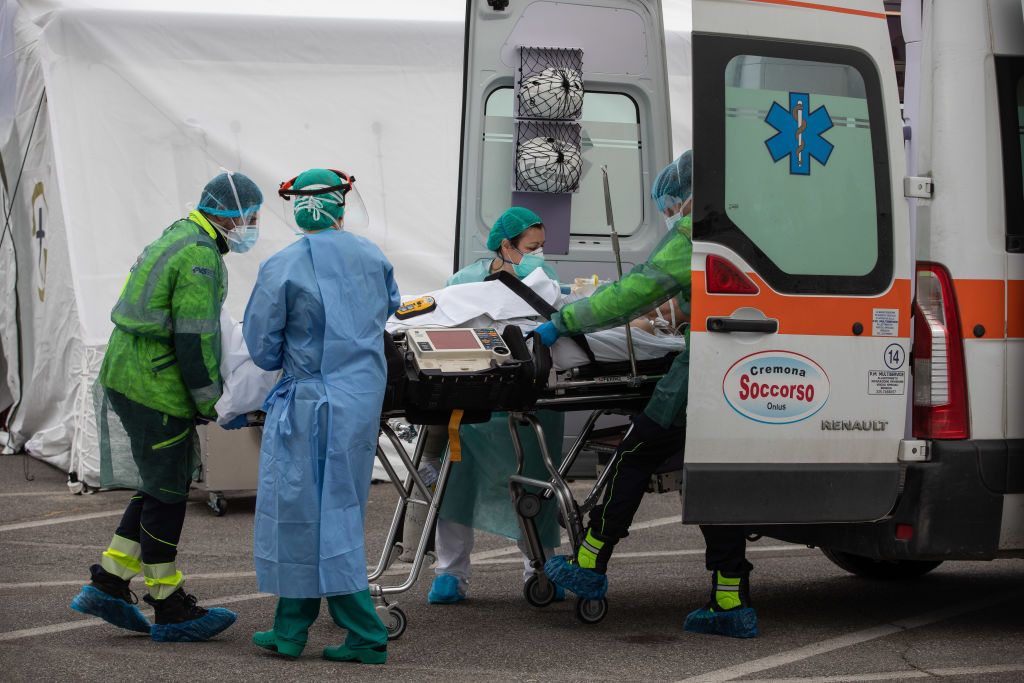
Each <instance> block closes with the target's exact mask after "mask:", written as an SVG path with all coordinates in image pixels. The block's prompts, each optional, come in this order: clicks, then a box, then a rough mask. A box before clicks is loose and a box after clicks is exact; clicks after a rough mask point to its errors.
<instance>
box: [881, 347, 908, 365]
mask: <svg viewBox="0 0 1024 683" xmlns="http://www.w3.org/2000/svg"><path fill="white" fill-rule="evenodd" d="M884 359H885V367H887V368H889V369H890V370H899V369H900V368H902V367H903V363H904V362H906V360H907V352H906V351H904V350H903V347H902V346H900V345H899V344H889V345H888V346H887V347H885V356H884Z"/></svg>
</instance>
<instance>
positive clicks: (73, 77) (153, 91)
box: [0, 0, 690, 485]
mask: <svg viewBox="0 0 1024 683" xmlns="http://www.w3.org/2000/svg"><path fill="white" fill-rule="evenodd" d="M366 4H367V3H349V2H323V1H317V0H305V2H303V1H302V0H298V1H296V2H290V3H271V2H259V1H251V2H245V3H243V2H238V1H233V0H225V1H223V2H218V1H217V0H207V1H206V2H198V1H197V0H177V1H174V2H172V1H169V0H161V1H159V2H158V1H153V2H143V1H141V0H139V1H136V2H129V1H128V0H120V2H118V1H117V0H107V1H105V2H103V1H94V2H90V1H87V0H83V1H80V2H72V1H71V0H0V186H2V189H3V193H2V195H3V208H4V215H3V216H2V217H0V218H3V220H4V223H3V228H4V230H3V233H2V237H0V290H2V295H0V297H2V298H0V301H2V306H0V351H2V353H0V411H4V410H7V411H8V425H9V429H8V431H7V432H0V448H4V449H5V452H13V451H18V450H21V449H24V450H25V451H27V452H28V453H30V454H31V455H32V456H34V457H36V458H38V459H40V460H44V461H46V462H48V463H50V464H52V465H54V466H55V467H59V468H61V469H62V470H64V471H66V472H68V473H69V474H70V475H72V477H73V478H75V479H77V480H79V481H85V482H87V483H89V484H90V485H96V484H97V483H98V482H97V480H98V467H99V466H98V447H97V439H96V428H95V420H94V411H93V406H92V393H91V387H92V385H93V383H94V382H95V380H96V375H97V372H98V370H99V367H100V363H101V361H102V358H103V351H104V348H105V345H106V342H107V338H108V336H109V334H110V331H111V328H112V325H111V322H110V319H109V313H110V309H111V307H112V306H113V304H114V302H115V300H116V298H117V295H118V293H119V291H120V288H121V286H122V285H123V283H124V280H125V277H126V276H127V273H128V270H129V268H130V267H131V266H132V264H133V263H134V261H135V259H136V257H137V256H138V254H139V253H140V252H141V250H142V248H143V247H144V246H145V245H146V244H147V243H149V242H150V241H152V240H153V239H155V238H156V237H157V236H158V235H159V233H160V232H161V231H162V230H163V229H164V228H165V227H166V226H167V225H169V224H170V223H171V222H173V221H174V220H175V219H177V218H179V217H181V216H183V215H185V213H186V212H187V211H188V209H189V207H190V206H192V205H194V204H195V202H196V201H197V200H198V198H199V192H200V190H201V188H202V186H203V184H204V183H205V182H206V181H207V180H208V179H209V178H211V177H212V176H214V175H215V174H217V173H218V172H219V171H220V169H221V168H226V169H231V170H237V171H241V172H243V173H245V174H247V175H249V176H250V177H252V178H253V179H254V180H255V181H256V182H257V183H258V184H259V186H260V187H261V188H262V190H263V193H264V197H265V204H264V209H263V212H262V220H261V235H260V240H259V243H258V244H257V246H256V247H255V248H254V249H253V250H252V251H251V252H249V253H247V254H230V255H228V256H227V257H226V259H225V260H226V263H227V264H228V271H229V276H230V285H229V294H228V298H227V303H226V306H227V307H228V310H229V312H230V313H231V314H232V316H234V317H235V318H236V319H240V318H241V316H242V312H243V310H244V307H245V303H246V300H247V298H248V294H249V291H250V288H251V286H252V283H253V281H254V279H255V276H256V272H257V268H258V265H259V262H260V261H261V260H263V259H265V258H267V257H268V256H270V255H271V254H273V253H274V252H276V251H277V250H279V249H281V248H282V247H284V246H286V245H287V244H289V243H290V242H291V241H292V240H294V239H296V237H295V235H294V234H293V232H292V229H291V227H290V225H291V220H290V206H289V205H286V204H285V203H284V202H283V201H281V200H279V199H278V198H277V195H276V189H277V186H278V184H279V183H280V182H281V181H283V180H287V179H289V178H291V177H292V176H294V175H296V174H297V173H299V172H300V171H302V170H305V169H306V168H310V167H315V166H321V167H324V166H326V167H331V168H340V169H342V170H345V171H347V172H350V173H353V174H354V175H355V176H356V181H357V186H358V187H359V190H360V193H361V195H362V197H363V200H364V201H365V203H366V205H367V209H368V211H369V214H370V217H371V220H370V226H369V227H368V228H366V229H365V230H363V231H361V232H362V234H364V235H365V236H367V237H369V238H370V239H372V240H374V241H375V242H376V243H377V244H378V245H379V246H380V247H381V248H382V249H383V250H384V252H385V253H386V254H387V256H388V257H389V258H390V260H391V261H392V263H393V264H394V266H395V272H396V275H397V278H398V282H399V286H400V288H401V289H402V291H403V292H405V293H415V292H420V291H429V290H431V289H434V288H436V287H437V286H439V285H440V284H441V283H442V282H443V280H444V279H445V277H447V275H449V274H450V273H451V272H452V265H453V263H452V259H453V252H454V244H453V240H454V235H455V215H456V205H457V194H458V173H459V131H460V124H461V112H462V106H461V105H462V62H463V38H464V36H463V28H464V14H465V4H464V3H463V2H462V0H444V1H437V2H430V3H423V2H412V1H411V0H405V1H398V0H396V1H395V2H389V3H369V4H370V5H374V4H376V5H381V6H380V7H365V6H363V5H366ZM357 5H359V7H357ZM666 16H667V17H672V18H673V19H672V21H673V22H674V23H673V24H672V25H670V27H669V28H670V29H671V30H670V31H669V32H668V34H667V37H666V41H667V43H668V48H669V54H670V65H669V69H670V74H672V76H671V78H670V81H671V83H670V89H671V90H672V106H673V112H674V117H673V119H674V121H675V122H677V123H676V124H675V126H674V128H675V129H674V130H673V133H674V135H673V139H674V140H675V147H676V148H677V149H676V150H675V151H676V152H679V151H681V150H682V149H685V148H686V147H687V146H688V145H689V139H690V132H689V120H690V108H689V100H690V93H689V90H690V79H689V74H690V68H689V64H690V50H689V34H688V24H689V3H688V2H681V3H675V4H672V5H671V6H670V7H666ZM667 23H668V20H667Z"/></svg>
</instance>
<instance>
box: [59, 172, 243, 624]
mask: <svg viewBox="0 0 1024 683" xmlns="http://www.w3.org/2000/svg"><path fill="white" fill-rule="evenodd" d="M262 202H263V195H262V193H261V192H260V190H259V188H258V187H257V186H256V184H255V183H253V181H252V180H250V179H249V178H247V177H246V176H244V175H242V174H241V173H221V174H219V175H218V176H216V177H215V178H213V179H212V180H211V181H210V182H209V183H207V185H206V187H205V188H204V189H203V193H202V196H201V197H200V200H199V204H198V207H197V209H196V210H195V211H192V212H191V213H190V214H189V215H188V217H186V218H183V219H181V220H178V221H175V222H174V223H172V224H171V225H170V227H168V228H167V229H166V230H164V232H163V234H162V235H161V236H160V237H159V238H157V239H156V240H155V241H153V242H152V243H150V244H149V245H148V246H147V247H146V248H145V249H144V250H143V252H142V254H141V255H140V256H139V258H138V259H137V260H136V262H135V265H134V266H132V269H131V273H130V274H129V276H128V281H127V282H126V283H125V286H124V289H123V290H122V291H121V295H120V297H119V299H118V301H117V304H116V305H115V306H114V309H113V311H112V312H111V316H110V318H111V320H112V321H113V323H114V331H113V332H112V333H111V335H110V342H109V343H108V345H107V351H106V354H105V356H104V359H103V366H102V368H101V369H100V376H99V384H100V389H101V391H100V392H99V393H100V395H99V401H98V408H97V412H98V415H97V417H98V419H99V423H100V434H99V436H100V481H101V483H102V485H103V486H117V487H124V488H134V489H137V493H136V495H134V496H133V497H132V498H131V500H130V501H129V503H128V507H127V509H126V510H125V512H124V516H123V517H122V518H121V523H120V524H119V525H118V527H117V531H116V532H115V533H114V538H113V540H111V542H110V547H109V548H107V550H106V551H105V552H104V553H103V555H102V557H101V559H100V564H94V565H92V567H91V568H90V574H91V576H92V581H91V582H90V583H89V584H87V585H85V586H83V588H82V590H81V592H80V593H79V594H78V596H76V597H75V599H74V600H73V601H72V603H71V607H72V609H75V610H77V611H79V612H84V613H86V614H91V615H94V616H98V617H100V618H102V619H104V620H106V621H107V622H109V623H111V624H113V625H115V626H119V627H121V628H126V629H129V630H133V631H139V632H142V633H149V634H150V635H151V637H152V638H153V640H156V641H200V640H208V639H209V638H211V637H213V636H214V635H216V634H217V633H220V632H221V631H223V630H224V629H226V628H227V627H229V626H230V625H231V624H232V623H234V621H235V614H234V612H231V611H229V610H226V609H223V608H219V607H218V608H212V609H209V610H207V609H203V608H202V607H199V606H198V605H197V601H196V598H195V596H192V595H189V594H187V593H185V591H184V589H183V588H182V581H183V580H184V577H183V576H182V573H181V572H180V571H179V570H178V568H177V566H176V564H175V556H176V554H177V546H178V539H179V537H180V536H181V529H182V525H183V524H184V522H185V505H186V502H187V500H188V491H189V486H190V484H191V481H192V479H193V474H194V472H195V470H196V467H197V465H198V463H199V449H198V442H197V439H196V430H195V423H196V421H197V419H205V420H214V419H216V417H217V415H216V411H215V410H214V405H215V404H216V403H217V400H218V399H219V398H220V395H221V376H220V351H221V339H220V309H221V305H222V304H223V302H224V297H225V295H226V294H227V272H226V271H225V269H224V261H223V255H224V254H226V253H227V252H228V251H234V252H245V251H248V250H249V249H250V248H252V246H253V244H255V242H256V239H257V238H258V236H259V228H258V218H259V209H260V205H261V204H262ZM239 419H240V420H243V421H244V419H245V416H241V417H240V418H239ZM226 426H228V427H231V426H241V424H238V425H231V424H230V423H229V424H228V425H226ZM119 433H125V434H126V436H127V442H128V443H127V444H124V443H122V444H120V447H118V445H119V444H117V443H114V444H113V446H114V447H112V445H111V442H112V440H114V441H116V439H117V435H118V434H119ZM129 453H130V457H128V455H129ZM140 572H141V573H142V574H143V576H144V577H145V584H146V588H147V589H148V594H147V595H146V596H145V598H144V599H145V601H146V602H147V603H148V604H150V605H152V606H153V609H154V612H155V616H154V622H155V623H153V624H152V625H151V624H150V623H149V621H148V620H147V619H146V618H145V617H144V616H143V614H142V612H141V611H139V608H138V607H136V606H135V604H134V603H135V602H137V601H135V600H134V599H133V598H134V594H133V593H132V592H131V590H130V589H129V581H130V580H131V579H132V577H134V576H135V575H136V574H138V573H140Z"/></svg>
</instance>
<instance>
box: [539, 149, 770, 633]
mask: <svg viewBox="0 0 1024 683" xmlns="http://www.w3.org/2000/svg"><path fill="white" fill-rule="evenodd" d="M692 177H693V158H692V154H691V152H689V151H688V152H685V153H684V154H683V155H682V156H680V157H679V158H678V159H676V160H675V161H674V162H672V163H671V164H669V165H668V166H666V167H665V169H663V170H662V171H661V173H659V174H658V177H657V178H656V179H655V181H654V186H653V187H652V189H651V197H652V198H653V199H654V201H655V203H656V204H657V205H658V209H659V210H660V211H661V212H662V213H664V215H665V224H666V225H667V226H668V235H666V236H665V238H664V239H662V241H661V242H660V243H659V244H658V246H657V247H655V248H654V251H653V252H652V253H651V255H650V257H649V258H648V259H647V262H646V263H642V264H640V265H639V266H636V267H635V268H633V269H632V270H631V271H630V272H629V273H628V274H627V275H625V276H624V277H623V278H622V279H621V280H620V281H619V282H615V283H610V284H607V285H603V286H602V287H600V288H598V290H597V291H596V292H594V294H592V295H591V296H590V297H589V298H587V299H582V300H580V301H576V302H574V303H571V304H568V305H566V306H565V307H563V308H562V310H560V311H559V312H558V313H556V314H554V315H553V316H552V317H551V321H550V322H547V323H545V324H543V325H541V326H540V327H538V328H537V333H538V335H539V336H540V338H541V341H542V342H543V343H544V344H547V345H549V346H550V345H551V344H553V343H554V342H555V340H557V339H558V338H559V337H560V336H564V335H575V334H580V333H585V332H595V331H597V330H603V329H607V328H610V327H616V326H618V325H623V324H626V323H627V322H629V321H630V320H632V319H634V318H636V317H637V316H639V315H642V314H644V313H647V312H648V311H650V310H652V309H653V308H655V307H656V306H659V305H661V304H663V303H664V302H666V301H667V300H668V299H670V298H671V297H678V298H679V302H680V308H681V309H682V310H683V311H686V312H688V311H689V310H690V309H689V305H690V257H691V255H692V253H693V244H692V241H691V239H692V237H691V235H692V227H691V219H690V216H689V215H684V213H685V211H684V207H685V208H686V209H688V208H689V205H690V202H689V200H690V195H691V192H692ZM687 349H689V333H687ZM689 374H690V357H689V351H688V350H687V351H684V352H683V353H681V354H679V355H678V356H677V357H676V359H675V361H674V362H673V363H672V367H671V369H670V370H669V372H668V373H667V374H666V375H665V376H664V377H663V378H662V379H661V380H659V382H658V384H657V385H656V386H655V389H654V394H653V396H652V397H651V400H650V402H649V403H648V404H647V407H646V408H644V410H643V412H641V413H640V414H639V415H637V416H635V417H634V418H633V420H632V424H631V425H630V428H629V431H627V432H626V435H625V437H624V438H623V440H622V443H621V445H620V446H619V448H618V452H617V454H616V457H617V460H616V462H615V466H614V467H615V470H614V472H613V473H612V478H611V480H610V481H609V483H608V488H607V489H605V494H604V499H603V500H602V503H601V505H599V506H597V507H595V508H594V509H593V510H592V511H591V513H590V520H589V526H588V528H587V533H586V536H585V538H584V540H583V543H582V544H581V545H580V547H579V548H578V549H576V555H575V556H574V557H553V558H551V559H550V560H549V561H548V562H547V564H546V565H545V567H544V570H545V572H546V573H547V575H548V578H550V579H551V580H552V582H553V583H555V584H556V585H558V586H562V587H563V588H567V589H569V590H571V591H573V592H574V593H576V594H577V595H579V596H580V597H582V598H588V599H600V598H602V597H604V595H605V592H606V591H607V589H608V579H607V577H606V576H605V571H606V569H607V566H608V560H609V558H610V557H611V555H612V551H613V549H614V547H615V544H616V543H617V542H618V541H619V539H621V538H623V537H625V536H626V535H628V533H629V525H630V524H631V523H632V521H633V515H635V514H636V510H637V508H638V507H639V506H640V501H641V499H642V498H643V495H644V492H645V491H646V489H647V483H648V481H650V477H651V475H652V474H653V473H654V471H655V470H656V469H657V468H658V466H659V465H661V464H662V463H663V462H665V460H667V459H668V458H669V457H671V456H672V455H673V454H674V453H676V452H678V451H679V450H680V449H681V448H682V446H683V444H684V443H685V438H686V400H687V383H688V380H689ZM700 529H701V532H702V533H703V534H704V540H705V543H706V544H707V553H706V556H705V561H706V565H707V568H708V570H709V571H710V572H711V581H712V588H711V599H710V601H709V602H708V604H707V606H706V607H704V608H703V609H699V610H695V611H694V612H691V613H690V614H689V615H688V616H687V618H686V623H685V626H684V628H685V629H686V630H688V631H694V632H698V633H715V634H720V635H728V636H734V637H741V638H750V637H753V636H756V635H757V615H756V613H755V612H754V610H753V608H751V607H750V598H749V576H750V570H751V569H752V568H753V566H752V565H751V564H750V563H749V562H748V561H747V560H746V557H745V554H746V537H745V532H744V529H743V527H739V526H704V525H702V526H701V527H700Z"/></svg>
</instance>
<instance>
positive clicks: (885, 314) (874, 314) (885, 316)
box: [871, 308, 900, 337]
mask: <svg viewBox="0 0 1024 683" xmlns="http://www.w3.org/2000/svg"><path fill="white" fill-rule="evenodd" d="M899 331H900V309H898V308H873V309H871V334H872V335H873V336H875V337H895V336H897V335H898V334H899Z"/></svg>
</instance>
